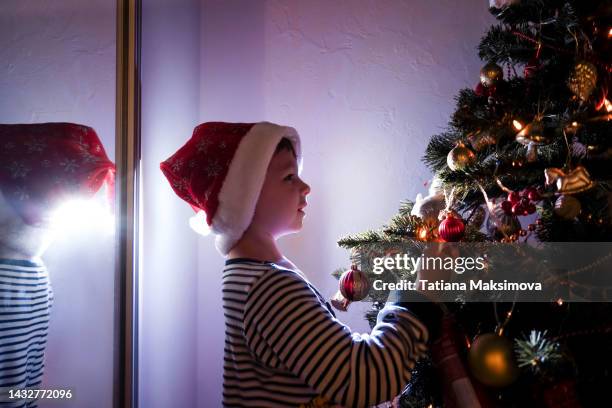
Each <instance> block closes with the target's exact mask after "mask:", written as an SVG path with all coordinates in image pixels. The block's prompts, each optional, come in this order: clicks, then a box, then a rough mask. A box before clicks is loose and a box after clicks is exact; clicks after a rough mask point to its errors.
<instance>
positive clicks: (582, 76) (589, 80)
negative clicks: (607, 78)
mask: <svg viewBox="0 0 612 408" xmlns="http://www.w3.org/2000/svg"><path fill="white" fill-rule="evenodd" d="M596 84H597V67H595V65H593V64H591V63H590V62H587V61H580V62H578V63H576V65H574V70H573V72H572V73H571V74H570V77H569V81H568V83H567V86H568V87H569V89H570V90H571V91H572V92H573V93H574V94H575V95H576V96H577V97H578V98H580V99H581V100H583V101H586V100H587V99H589V96H591V94H592V93H593V91H594V90H595V85H596Z"/></svg>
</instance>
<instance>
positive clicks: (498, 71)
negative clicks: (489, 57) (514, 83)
mask: <svg viewBox="0 0 612 408" xmlns="http://www.w3.org/2000/svg"><path fill="white" fill-rule="evenodd" d="M503 78H504V71H503V70H502V68H501V67H500V66H499V65H497V64H496V63H494V62H489V63H488V64H487V65H485V66H484V67H482V68H481V70H480V83H481V84H483V85H484V86H486V87H490V86H494V85H497V84H498V83H499V81H501V80H502V79H503Z"/></svg>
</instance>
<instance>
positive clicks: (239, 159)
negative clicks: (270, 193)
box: [211, 122, 302, 255]
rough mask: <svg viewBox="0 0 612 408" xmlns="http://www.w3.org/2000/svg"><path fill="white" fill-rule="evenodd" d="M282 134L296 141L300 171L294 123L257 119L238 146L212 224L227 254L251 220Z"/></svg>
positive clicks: (300, 162)
mask: <svg viewBox="0 0 612 408" xmlns="http://www.w3.org/2000/svg"><path fill="white" fill-rule="evenodd" d="M283 137H286V138H288V139H289V140H291V142H292V143H293V148H294V149H295V154H296V156H297V158H298V170H299V171H301V169H302V154H301V145H300V137H299V135H298V133H297V131H296V130H295V129H294V128H292V127H287V126H280V125H276V124H274V123H269V122H260V123H257V124H255V125H254V126H253V127H252V128H251V129H250V130H249V132H248V133H247V134H246V135H245V136H244V137H243V138H242V140H241V141H240V144H239V145H238V147H237V148H236V152H235V153H234V156H233V158H232V161H231V163H230V165H229V168H228V171H227V175H226V176H225V180H224V181H223V186H221V190H220V191H219V197H218V199H219V206H218V207H217V211H216V213H215V215H214V218H213V219H212V225H211V228H212V231H213V232H214V233H215V234H217V237H216V240H215V245H216V247H217V250H218V251H219V252H220V253H221V254H222V255H227V254H228V252H229V251H230V249H232V247H233V246H234V245H236V243H237V242H238V241H239V240H240V238H241V237H242V234H243V233H244V231H245V230H246V229H247V228H248V227H249V225H250V224H251V221H252V220H253V215H254V213H255V207H256V205H257V201H258V200H259V194H260V192H261V188H262V187H263V183H264V180H265V178H266V173H267V171H268V165H269V164H270V160H272V157H273V156H274V151H275V150H276V146H277V145H278V143H279V142H280V141H281V139H282V138H283Z"/></svg>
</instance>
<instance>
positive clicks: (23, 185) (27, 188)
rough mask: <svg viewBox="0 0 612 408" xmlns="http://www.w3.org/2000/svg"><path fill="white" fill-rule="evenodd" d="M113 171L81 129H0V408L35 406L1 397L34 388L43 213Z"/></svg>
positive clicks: (40, 349) (42, 291)
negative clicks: (11, 392) (1, 407)
mask: <svg viewBox="0 0 612 408" xmlns="http://www.w3.org/2000/svg"><path fill="white" fill-rule="evenodd" d="M114 172H115V167H114V165H113V163H112V162H111V161H110V160H109V159H108V157H107V156H106V153H105V152H104V148H103V147H102V144H101V142H100V140H99V139H98V137H97V135H96V133H95V131H94V130H93V129H91V128H89V127H86V126H81V125H76V124H71V123H42V124H30V125H0V406H3V407H4V406H10V407H13V406H15V407H17V406H18V407H24V406H25V407H34V406H36V403H35V401H30V402H26V401H24V400H15V399H13V400H9V398H8V397H9V390H21V389H25V388H34V389H35V388H39V387H40V385H41V382H42V375H43V367H44V364H43V360H44V350H45V344H46V339H47V330H48V327H49V313H50V310H51V306H52V304H53V291H52V289H51V283H50V279H49V275H48V273H47V269H46V268H45V266H44V264H43V262H42V260H41V259H40V257H41V256H42V255H43V253H44V252H45V250H46V249H47V247H48V246H49V244H51V240H52V234H53V231H52V225H51V219H50V218H51V214H52V212H53V211H54V210H55V209H56V208H57V206H58V205H61V204H62V202H64V201H65V200H67V199H69V198H87V197H91V196H92V195H93V194H95V192H96V191H98V189H99V188H100V187H101V186H102V184H103V183H104V182H107V183H108V184H109V187H112V184H113V183H114ZM7 401H12V403H9V404H7V403H6V402H7ZM24 404H25V405H24Z"/></svg>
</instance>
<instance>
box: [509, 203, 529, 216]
mask: <svg viewBox="0 0 612 408" xmlns="http://www.w3.org/2000/svg"><path fill="white" fill-rule="evenodd" d="M512 214H514V215H517V216H519V215H527V209H526V208H525V206H524V205H523V203H521V202H520V201H519V202H518V203H516V204H514V205H513V206H512Z"/></svg>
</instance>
